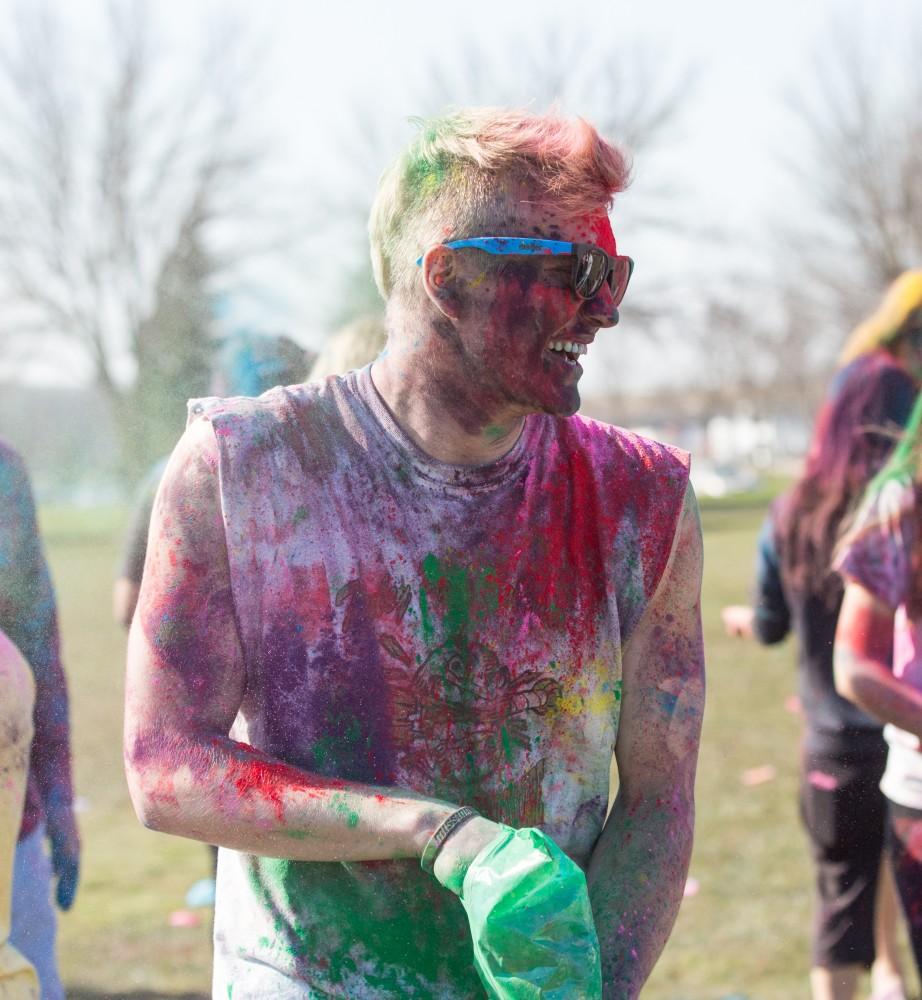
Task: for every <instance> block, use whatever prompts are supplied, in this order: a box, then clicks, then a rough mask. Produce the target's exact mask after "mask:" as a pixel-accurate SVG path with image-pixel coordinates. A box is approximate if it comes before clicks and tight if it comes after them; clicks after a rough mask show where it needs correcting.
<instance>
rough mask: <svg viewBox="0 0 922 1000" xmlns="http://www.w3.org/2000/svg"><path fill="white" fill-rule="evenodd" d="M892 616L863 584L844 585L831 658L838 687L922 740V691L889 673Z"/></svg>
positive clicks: (881, 718) (864, 705)
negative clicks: (843, 594) (832, 656)
mask: <svg viewBox="0 0 922 1000" xmlns="http://www.w3.org/2000/svg"><path fill="white" fill-rule="evenodd" d="M893 618H894V612H893V609H892V608H890V607H888V606H887V605H886V604H884V603H883V602H882V601H880V600H878V598H876V597H875V596H874V595H873V594H872V593H871V592H870V591H869V590H866V589H865V588H864V587H862V586H861V584H859V583H855V582H850V583H848V584H847V585H846V588H845V596H844V598H843V600H842V609H841V611H840V612H839V624H838V627H837V629H836V641H835V652H834V658H833V662H834V670H835V682H836V691H838V693H839V694H840V695H842V697H843V698H848V699H849V700H850V701H853V702H855V704H856V705H859V706H860V707H861V708H863V709H864V710H865V711H866V712H869V713H870V714H871V715H873V716H875V717H876V718H878V719H880V720H881V721H883V722H892V723H893V724H894V725H895V726H898V727H899V728H900V729H903V730H905V731H906V732H908V733H912V734H913V735H915V736H917V737H919V738H920V739H922V691H917V690H916V689H915V688H913V687H911V686H910V685H909V684H906V683H905V682H904V681H901V680H900V679H899V678H898V677H894V676H893V670H892V667H891V660H892V655H893Z"/></svg>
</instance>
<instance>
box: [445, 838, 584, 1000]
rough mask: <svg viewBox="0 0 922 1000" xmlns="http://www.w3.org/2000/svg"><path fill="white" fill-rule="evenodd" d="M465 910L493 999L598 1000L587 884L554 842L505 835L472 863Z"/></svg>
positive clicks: (465, 887) (464, 896) (477, 960)
mask: <svg viewBox="0 0 922 1000" xmlns="http://www.w3.org/2000/svg"><path fill="white" fill-rule="evenodd" d="M461 902H462V903H463V904H464V909H465V910H466V911H467V918H468V922H469V924H470V927H471V936H472V937H473V941H474V964H475V966H476V968H477V972H478V973H479V975H480V978H481V980H482V981H483V984H484V986H485V987H486V990H487V993H488V995H489V996H491V997H494V998H496V1000H537V998H542V1000H600V998H601V996H602V971H601V965H600V957H599V939H598V936H597V935H596V930H595V923H594V921H593V919H592V909H591V908H590V905H589V890H588V888H587V886H586V877H585V875H584V874H583V872H582V869H581V868H580V867H579V865H577V864H576V863H575V862H573V861H571V860H570V858H568V857H567V855H566V854H564V852H563V851H562V850H561V849H560V848H559V847H558V846H557V845H556V844H555V843H554V841H553V840H551V839H550V837H548V836H546V835H545V834H544V833H542V832H541V831H540V830H537V829H534V828H526V829H522V830H513V829H512V828H511V827H505V828H504V830H503V833H502V834H500V835H499V836H498V837H497V838H496V839H495V840H493V841H492V842H491V843H489V844H487V846H486V847H485V848H484V849H483V850H482V851H481V852H480V853H479V854H478V855H477V857H475V858H474V860H473V861H472V862H471V866H470V867H469V868H468V870H467V873H466V874H465V876H464V884H463V887H462V890H461Z"/></svg>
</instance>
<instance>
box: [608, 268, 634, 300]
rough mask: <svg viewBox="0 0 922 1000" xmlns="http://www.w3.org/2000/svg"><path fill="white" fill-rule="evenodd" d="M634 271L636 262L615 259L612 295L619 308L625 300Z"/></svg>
mask: <svg viewBox="0 0 922 1000" xmlns="http://www.w3.org/2000/svg"><path fill="white" fill-rule="evenodd" d="M633 269H634V262H633V261H632V260H631V258H630V257H615V259H614V260H613V261H612V270H611V276H610V278H609V281H610V282H611V294H612V298H613V299H614V300H615V302H614V304H615V306H616V307H617V306H618V305H620V304H621V300H622V299H623V298H624V293H625V292H626V291H627V285H628V282H629V281H630V280H631V272H632V271H633Z"/></svg>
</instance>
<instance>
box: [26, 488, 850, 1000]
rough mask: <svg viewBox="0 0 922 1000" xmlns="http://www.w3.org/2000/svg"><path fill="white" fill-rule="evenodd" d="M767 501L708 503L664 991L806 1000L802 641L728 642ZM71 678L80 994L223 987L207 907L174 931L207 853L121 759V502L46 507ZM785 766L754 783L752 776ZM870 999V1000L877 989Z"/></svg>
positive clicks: (71, 934) (66, 946)
mask: <svg viewBox="0 0 922 1000" xmlns="http://www.w3.org/2000/svg"><path fill="white" fill-rule="evenodd" d="M762 510H763V508H762V507H761V504H758V505H755V504H749V505H745V506H742V505H741V506H733V505H729V504H726V503H724V504H721V505H720V506H718V507H714V508H712V509H707V510H705V512H704V529H705V554H706V564H705V587H704V622H705V635H706V642H707V651H708V671H709V681H708V707H707V713H706V720H705V728H704V739H703V746H702V752H701V766H700V771H699V780H698V823H697V834H696V844H695V853H694V857H693V860H692V866H691V875H692V877H693V878H694V879H696V880H697V882H698V884H699V886H700V888H699V891H698V892H697V894H696V895H694V896H691V897H689V898H688V899H686V901H685V903H684V904H683V908H682V911H681V913H680V915H679V919H678V923H677V925H676V928H675V931H674V933H673V935H672V938H671V940H670V942H669V944H668V945H667V948H666V951H665V953H664V955H663V957H662V959H661V961H660V963H659V965H658V966H657V969H656V971H655V972H654V975H653V978H652V979H651V981H650V983H649V985H648V986H647V988H646V989H645V991H644V997H648V998H650V1000H720V998H727V1000H729V998H731V997H733V998H736V1000H739V998H743V997H746V998H749V1000H792V998H801V997H806V996H807V995H808V994H807V989H806V973H807V964H808V954H807V928H808V925H809V920H810V902H809V884H808V883H809V879H810V873H809V868H808V864H807V858H806V849H805V843H804V839H803V835H802V833H801V830H800V827H799V824H798V821H797V817H796V807H795V796H796V772H797V752H798V751H797V746H798V738H799V729H800V723H799V720H798V718H797V717H796V716H795V715H794V714H792V713H791V712H790V711H789V710H788V709H787V708H786V707H785V701H786V699H787V697H788V696H789V695H791V694H792V693H793V692H794V691H795V688H796V679H795V674H794V667H793V651H792V648H791V646H790V645H789V644H785V645H784V646H782V647H781V648H776V649H769V650H766V649H760V648H757V647H755V646H751V645H747V644H743V643H741V642H740V641H739V640H730V639H728V638H726V637H725V636H724V635H723V634H722V631H721V627H720V616H719V610H720V607H721V605H723V604H725V603H734V602H740V601H741V600H743V599H745V597H746V595H747V593H748V588H749V583H750V580H749V577H750V572H751V566H752V560H753V548H754V539H755V532H756V530H757V527H758V523H759V521H760V519H761V516H762ZM42 526H43V530H44V537H45V542H46V546H47V550H48V555H49V561H50V563H51V568H52V573H53V575H54V578H55V584H56V586H57V590H58V597H59V604H60V610H61V619H62V635H63V642H64V653H65V657H66V665H67V669H68V674H69V678H70V684H71V698H72V718H73V739H74V757H75V768H76V783H77V791H78V795H79V796H80V797H81V802H82V806H83V811H82V812H81V815H80V825H81V831H82V835H83V842H84V861H83V877H82V885H81V890H80V894H79V895H78V898H77V903H76V906H75V908H74V910H73V911H72V912H71V913H70V914H66V915H64V916H63V917H62V920H61V941H60V960H61V966H62V971H63V975H64V978H65V982H66V983H67V985H68V988H69V996H71V997H73V998H77V1000H90V998H103V997H109V998H114V997H130V998H133V1000H142V998H153V997H180V996H182V997H188V998H192V997H199V996H202V997H204V996H206V995H208V991H209V965H210V945H209V932H208V919H207V912H205V913H203V916H204V918H205V919H204V920H203V922H202V925H201V926H198V927H193V928H177V927H171V926H169V923H168V918H169V914H170V913H171V912H172V911H174V910H176V909H179V908H181V907H182V906H183V896H184V893H185V890H186V888H187V887H188V886H189V885H190V884H191V883H192V882H193V881H195V880H196V879H197V878H200V877H202V876H203V875H205V874H206V873H207V870H208V861H207V856H206V851H205V848H204V847H202V846H201V845H199V844H196V843H191V842H186V841H182V840H179V839H175V838H170V837H165V836H161V835H157V834H154V833H150V832H148V831H146V830H144V829H143V828H142V827H141V826H140V825H139V824H138V822H137V821H136V819H135V817H134V814H133V812H132V810H131V806H130V804H129V801H128V795H127V790H126V788H125V781H124V778H123V775H122V765H121V749H120V745H121V709H122V692H123V683H122V664H123V659H124V636H123V635H122V634H121V632H120V631H119V630H118V628H117V627H116V626H115V625H114V624H113V622H112V617H111V613H110V590H111V581H112V575H113V567H114V566H115V563H116V558H117V548H118V543H119V539H120V537H121V531H122V529H123V526H124V515H123V513H122V512H120V511H87V512H83V511H81V512H71V511H63V510H54V509H52V510H44V511H43V512H42ZM763 765H772V766H773V767H774V768H775V769H776V772H777V774H776V777H775V778H774V779H773V780H770V781H767V782H765V783H763V784H760V785H756V786H752V787H749V786H745V785H744V784H743V783H742V781H741V776H742V774H743V772H744V771H746V770H747V769H751V768H756V767H761V766H763ZM865 995H866V994H865Z"/></svg>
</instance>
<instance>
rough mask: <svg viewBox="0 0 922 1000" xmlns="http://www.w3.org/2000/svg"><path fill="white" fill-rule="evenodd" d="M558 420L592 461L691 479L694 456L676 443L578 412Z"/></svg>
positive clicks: (650, 473)
mask: <svg viewBox="0 0 922 1000" xmlns="http://www.w3.org/2000/svg"><path fill="white" fill-rule="evenodd" d="M557 423H558V424H559V425H560V431H559V432H560V433H561V434H562V435H563V436H565V437H567V438H569V439H570V440H572V441H573V442H574V443H575V444H577V445H578V446H579V447H580V448H581V449H582V450H583V451H585V452H586V453H587V455H589V456H590V457H591V458H592V459H593V461H598V462H600V463H616V464H617V465H619V466H623V467H626V468H628V469H630V471H631V472H633V473H635V474H649V475H654V476H667V477H678V478H679V479H680V480H681V481H682V482H683V483H684V482H685V481H687V479H688V470H689V466H690V463H691V458H690V456H689V454H688V452H686V451H683V450H682V449H681V448H677V447H675V446H674V445H670V444H666V443H664V442H662V441H657V440H656V439H654V438H651V437H646V436H644V435H643V434H638V433H637V432H636V431H631V430H628V429H627V428H625V427H619V426H618V425H617V424H609V423H605V422H604V421H602V420H595V419H593V418H592V417H585V416H583V415H582V414H579V413H577V414H575V415H574V416H572V417H567V418H564V419H560V420H558V421H557Z"/></svg>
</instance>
